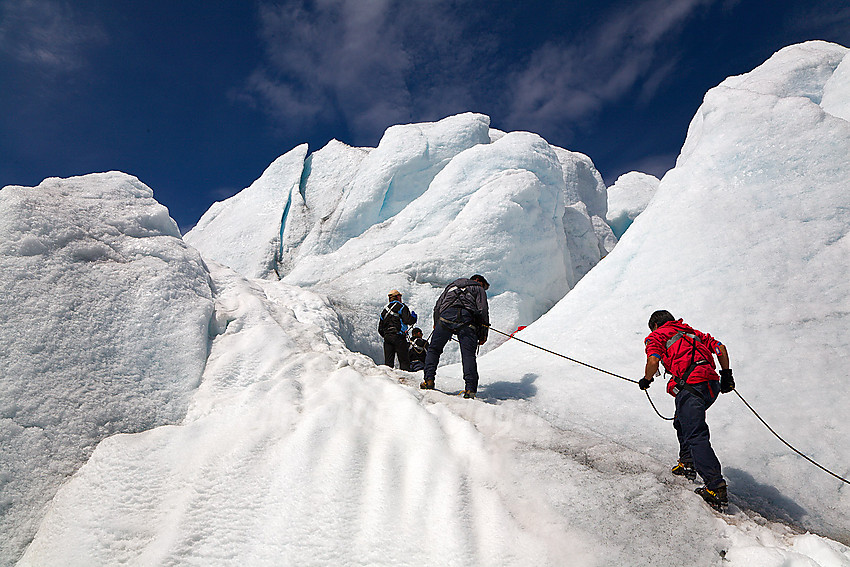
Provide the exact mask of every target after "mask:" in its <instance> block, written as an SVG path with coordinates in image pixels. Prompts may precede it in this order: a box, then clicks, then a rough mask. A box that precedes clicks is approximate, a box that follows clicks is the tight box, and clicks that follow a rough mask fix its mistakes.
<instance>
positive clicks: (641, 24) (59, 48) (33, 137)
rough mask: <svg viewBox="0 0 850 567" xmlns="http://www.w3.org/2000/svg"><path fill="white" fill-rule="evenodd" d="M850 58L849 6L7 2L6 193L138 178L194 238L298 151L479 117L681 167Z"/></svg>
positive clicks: (570, 145) (616, 160) (659, 1)
mask: <svg viewBox="0 0 850 567" xmlns="http://www.w3.org/2000/svg"><path fill="white" fill-rule="evenodd" d="M812 39H823V40H827V41H833V42H836V43H840V44H842V45H845V46H850V4H848V3H847V2H846V1H845V0H841V1H838V0H809V1H807V2H799V1H785V0H773V1H766V0H752V1H748V0H628V1H604V0H600V1H596V2H587V1H583V2H572V1H533V0H526V1H523V2H520V1H503V0H467V1H463V0H454V1H450V0H293V1H282V2H254V1H248V0H242V1H236V0H234V1H230V0H216V1H213V2H210V1H196V0H186V1H181V0H169V1H159V0H149V1H146V2H139V1H134V0H73V1H67V0H0V109H2V111H0V186H5V185H11V184H15V185H36V184H38V183H39V182H41V180H42V179H44V178H45V177H54V176H58V177H67V176H71V175H79V174H85V173H91V172H96V171H108V170H120V171H124V172H127V173H130V174H132V175H135V176H137V177H139V178H140V179H141V180H142V181H143V182H145V183H146V184H148V185H149V186H150V187H151V188H152V189H153V190H154V193H155V196H156V198H157V199H158V200H159V201H160V202H161V203H163V204H165V205H166V206H167V207H168V208H169V210H170V211H171V214H172V216H173V217H174V218H175V219H176V220H177V221H178V223H179V224H180V226H181V228H182V229H183V230H186V229H188V228H190V227H191V226H192V225H193V224H194V223H195V222H196V221H197V219H198V218H199V217H200V215H201V214H203V212H204V211H205V210H206V209H207V208H208V207H209V206H210V204H212V202H214V201H216V200H221V199H223V198H225V197H228V196H230V195H232V194H234V193H236V192H237V191H239V190H240V189H242V188H244V187H246V186H248V185H250V183H251V182H252V181H253V180H254V179H256V178H257V177H259V175H260V174H261V173H262V171H263V170H264V169H265V168H266V167H267V166H268V165H269V164H270V163H271V162H272V161H273V160H274V159H275V158H276V157H278V156H279V155H281V154H283V153H285V152H287V151H288V150H290V149H292V148H293V147H294V146H296V145H298V144H300V143H303V142H307V143H309V145H310V149H311V151H312V150H317V149H319V148H321V147H322V146H323V145H324V144H325V143H327V141H328V140H330V139H332V138H336V139H338V140H341V141H343V142H346V143H348V144H351V145H356V146H375V145H377V143H378V140H379V139H380V136H381V133H382V132H383V131H384V130H385V129H386V128H387V127H388V126H390V125H392V124H398V123H409V122H422V121H432V120H438V119H440V118H443V117H445V116H448V115H451V114H456V113H459V112H465V111H475V112H482V113H485V114H488V115H489V116H490V117H491V119H492V126H493V127H495V128H499V129H502V130H507V131H510V130H529V131H532V132H536V133H538V134H540V135H542V136H543V137H544V138H546V139H547V140H548V141H549V142H550V143H552V144H555V145H558V146H561V147H564V148H567V149H570V150H574V151H580V152H583V153H586V154H587V155H589V156H590V157H591V159H593V161H594V163H595V164H596V166H597V168H598V169H599V171H600V172H601V173H602V175H603V176H604V178H605V180H606V182H607V183H608V184H611V183H613V182H614V180H616V178H617V176H618V175H620V174H622V173H625V172H627V171H631V170H639V171H645V172H648V173H653V174H655V175H659V176H660V175H661V174H663V173H664V171H666V170H667V169H669V168H670V167H672V166H673V164H674V160H675V158H676V156H677V155H678V152H679V149H680V148H681V145H682V142H683V141H684V138H685V134H686V131H687V126H688V123H689V121H690V119H691V118H692V116H693V114H694V112H695V111H696V109H697V108H698V107H699V104H700V102H701V100H702V97H703V95H704V94H705V92H706V91H707V90H708V89H709V88H711V87H713V86H715V85H716V84H718V83H719V82H720V81H722V80H723V79H724V78H726V77H727V76H729V75H736V74H740V73H744V72H747V71H749V70H751V69H752V68H754V67H755V66H757V65H759V64H760V63H762V62H763V61H764V60H765V59H767V58H768V57H769V56H770V55H771V54H773V53H774V52H775V51H777V50H778V49H780V48H782V47H784V46H786V45H790V44H793V43H798V42H801V41H806V40H812Z"/></svg>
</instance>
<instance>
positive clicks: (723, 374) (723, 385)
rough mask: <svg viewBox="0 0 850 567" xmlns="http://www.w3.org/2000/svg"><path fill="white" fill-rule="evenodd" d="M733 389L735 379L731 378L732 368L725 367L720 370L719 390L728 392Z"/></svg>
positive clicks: (724, 392) (723, 392)
mask: <svg viewBox="0 0 850 567" xmlns="http://www.w3.org/2000/svg"><path fill="white" fill-rule="evenodd" d="M734 389H735V380H734V379H733V378H732V369H731V368H727V369H725V370H721V371H720V392H721V393H722V394H728V393H729V392H731V391H732V390H734Z"/></svg>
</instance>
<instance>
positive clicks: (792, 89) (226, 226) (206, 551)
mask: <svg viewBox="0 0 850 567" xmlns="http://www.w3.org/2000/svg"><path fill="white" fill-rule="evenodd" d="M847 53H848V50H847V49H845V48H843V47H840V46H837V45H834V44H827V43H823V42H810V43H806V44H802V45H797V46H792V47H789V48H786V49H784V50H782V51H781V52H779V53H777V54H776V55H775V56H774V57H772V58H771V59H770V60H769V61H767V62H765V63H764V64H763V65H762V66H760V67H759V68H757V69H755V70H754V71H752V72H751V73H748V74H746V75H742V76H739V77H732V78H729V79H727V80H726V81H724V82H723V83H722V84H721V85H719V86H717V87H716V88H714V89H712V90H711V91H709V92H708V93H707V94H706V97H705V100H704V103H703V105H702V106H701V107H700V109H699V110H698V111H697V113H696V115H695V117H694V119H693V121H692V123H691V126H690V129H689V131H688V136H687V139H686V141H685V144H684V147H683V149H682V153H681V155H680V156H679V159H678V161H677V165H676V167H675V168H674V169H673V170H671V171H670V172H668V173H667V174H666V175H665V176H664V177H663V179H661V180H660V181H658V180H654V178H650V179H647V177H648V176H641V175H639V174H629V176H624V178H621V180H618V183H617V184H616V185H615V186H614V187H613V188H609V189H606V188H605V186H604V184H602V183H601V178H600V177H599V174H598V172H596V170H595V168H593V164H592V161H591V159H590V158H589V157H588V156H584V155H582V154H578V153H575V152H569V151H567V150H564V149H561V148H556V147H553V146H551V145H550V144H549V143H548V142H546V141H545V140H544V139H543V138H541V137H540V136H538V135H536V134H533V133H527V132H501V131H498V130H495V129H493V128H491V126H490V123H489V119H488V118H487V117H486V116H483V115H480V114H463V115H458V116H454V117H449V118H447V119H444V120H442V121H439V122H435V123H428V124H410V125H402V126H396V127H393V128H390V129H389V130H388V131H387V133H386V135H385V136H384V139H382V141H381V144H379V146H378V147H377V148H352V147H349V146H346V145H345V144H342V143H340V142H336V141H334V142H331V143H330V144H328V145H327V146H326V147H325V148H322V149H320V150H318V151H315V152H313V153H309V152H308V150H307V148H306V146H299V147H297V148H295V149H293V150H292V151H290V152H288V153H287V154H285V155H284V156H281V158H279V159H278V160H276V161H275V162H274V163H273V164H272V165H271V166H269V168H268V169H267V170H266V172H265V173H264V174H263V175H262V176H261V177H260V178H259V179H258V180H257V181H256V182H255V183H254V184H253V185H252V186H251V187H249V188H247V189H245V190H244V191H243V192H241V193H239V194H237V195H236V196H234V197H232V198H231V199H229V200H227V201H224V202H222V203H219V204H216V205H214V206H213V207H212V208H211V209H210V211H208V213H207V214H206V215H205V216H204V218H203V219H202V220H201V222H199V223H198V226H197V227H196V228H195V230H193V231H192V232H191V233H190V234H188V235H186V237H185V242H184V240H182V239H181V237H180V235H179V233H178V232H177V227H176V225H175V224H174V222H173V221H172V220H171V219H170V218H169V216H168V214H167V211H166V210H165V209H164V207H162V206H161V205H159V204H158V203H156V201H155V200H154V199H153V192H152V191H151V190H150V189H149V188H148V187H146V186H144V184H142V183H141V182H140V181H139V180H137V179H135V178H133V177H131V176H129V175H125V174H120V173H108V174H96V175H89V176H84V177H78V178H72V179H67V180H59V179H50V180H46V181H45V182H44V183H43V184H42V185H40V186H38V187H35V188H23V187H6V188H4V189H3V190H2V191H0V213H2V214H0V235H2V239H0V263H2V270H0V281H2V282H3V287H2V289H3V295H2V297H0V300H2V302H3V309H2V310H1V311H2V313H3V317H4V323H5V324H4V325H0V332H2V333H3V337H2V339H3V340H2V341H0V344H2V345H3V346H2V347H0V353H2V358H0V362H2V364H3V368H4V373H3V378H2V380H0V438H2V441H3V443H2V449H0V459H2V461H0V462H2V464H3V467H2V469H0V514H2V516H0V522H2V524H0V527H2V533H3V534H4V535H3V536H2V539H0V553H2V555H0V564H4V565H5V564H10V565H11V564H15V563H17V564H19V565H22V566H30V565H32V566H36V565H38V566H44V565H112V564H127V563H129V564H135V565H166V564H169V565H188V564H202V565H233V564H244V565H281V564H285V565H328V564H354V565H453V564H454V565H565V564H568V565H582V566H589V565H653V566H657V565H693V566H702V565H705V566H708V565H718V564H729V565H733V566H748V567H772V566H775V565H795V566H796V565H800V566H814V565H820V566H822V567H833V566H845V567H846V566H850V548H848V547H847V544H850V532H848V528H847V526H850V496H848V491H847V490H846V488H847V487H846V485H843V484H842V483H841V482H840V481H838V480H836V479H834V478H832V477H830V476H829V475H826V474H825V473H823V472H821V471H819V470H817V469H815V468H814V467H812V465H810V464H809V463H807V462H806V461H804V460H803V459H801V458H800V457H798V456H796V455H794V454H793V453H791V452H790V451H789V450H788V449H787V448H786V447H785V446H783V445H782V444H781V443H780V442H779V441H778V440H776V439H775V438H774V437H772V436H771V435H770V433H769V432H768V431H767V430H766V429H765V428H764V427H763V426H762V425H761V424H760V423H758V422H757V420H756V419H755V417H754V416H753V415H752V414H751V413H749V412H748V410H746V408H745V407H744V406H743V404H742V403H741V402H740V400H738V399H737V398H736V396H735V394H734V393H732V394H726V395H724V396H722V397H721V398H720V399H719V400H718V401H717V403H715V405H714V406H713V407H712V408H711V409H710V410H709V412H708V423H709V425H710V427H711V431H712V441H713V444H714V447H715V450H716V451H717V453H718V456H719V458H720V460H721V462H722V463H723V466H724V474H725V475H726V477H727V479H728V481H729V486H730V495H731V503H732V506H731V513H730V514H729V515H727V516H720V515H718V514H716V513H715V512H713V511H712V510H710V509H709V508H708V507H707V506H705V505H704V504H703V502H702V501H701V499H700V498H699V497H698V496H697V495H695V494H694V493H693V488H694V486H695V485H693V484H689V483H687V482H685V481H683V480H679V479H677V478H674V477H672V476H671V475H670V473H669V469H670V466H671V465H672V464H673V463H674V462H675V456H676V449H677V448H676V444H675V434H674V431H673V429H672V427H671V426H670V424H669V422H665V421H662V420H661V419H659V418H658V417H657V416H656V415H655V413H654V412H653V411H652V409H651V408H650V406H649V404H648V403H647V401H646V397H645V395H644V394H643V393H642V392H640V390H638V388H637V386H636V385H635V384H632V383H629V382H626V381H622V380H618V379H617V378H615V377H611V376H607V375H604V374H601V373H597V372H594V371H593V370H591V369H588V368H586V367H582V366H578V365H575V364H572V363H570V362H569V361H566V360H564V359H562V358H559V357H556V356H553V355H550V354H547V353H544V352H542V351H539V350H537V349H534V348H532V347H530V346H528V345H525V344H521V343H518V342H516V341H514V342H507V343H505V344H501V343H504V341H505V339H504V337H499V336H498V335H497V334H496V333H491V336H492V337H493V340H492V341H490V343H488V347H489V351H488V352H486V353H485V354H483V356H481V358H480V360H479V363H480V364H479V365H480V371H481V376H482V379H481V384H480V387H479V398H478V399H476V400H473V401H470V400H464V399H462V398H460V397H458V396H451V395H446V394H444V393H442V392H437V391H421V390H419V388H418V382H419V380H420V379H421V374H417V373H405V372H401V371H395V370H391V369H389V368H387V367H385V366H378V365H376V364H375V362H374V360H373V357H374V356H375V355H376V353H377V349H378V346H379V343H378V337H377V335H376V332H375V327H376V323H377V313H378V312H379V311H380V307H381V306H382V302H383V300H384V298H385V295H386V291H387V290H389V289H391V288H398V289H400V290H402V291H403V293H404V294H405V300H406V301H407V302H408V304H409V305H410V306H411V307H412V308H413V309H414V310H416V311H417V312H418V313H419V314H420V316H421V317H422V319H421V325H420V326H421V327H422V328H423V329H425V330H426V333H425V334H426V336H427V333H428V330H429V329H430V325H431V321H430V311H431V309H432V307H433V302H434V299H435V298H436V296H437V295H438V294H439V292H440V291H441V289H442V286H444V285H445V284H446V283H448V281H451V280H452V279H454V278H455V277H460V276H469V275H471V274H472V273H475V272H479V273H483V274H484V275H486V276H487V278H488V279H489V280H490V282H491V284H492V287H491V289H490V292H489V295H490V297H491V306H492V309H491V322H492V324H493V327H494V328H496V329H499V330H502V331H507V332H510V331H513V330H514V329H515V328H516V326H517V325H518V324H530V325H529V326H528V328H527V329H525V330H523V331H521V332H520V333H519V334H518V337H520V338H522V339H523V340H524V341H528V342H531V343H534V344H538V345H541V346H544V347H546V348H548V349H550V350H553V351H555V352H560V353H563V354H566V355H568V356H571V357H574V358H577V359H579V360H582V361H585V362H588V363H590V364H594V365H597V366H599V367H601V368H604V369H606V370H609V371H612V372H615V373H618V374H621V375H625V376H629V377H633V378H635V379H636V378H638V377H640V375H641V373H642V371H643V362H644V354H643V338H644V336H645V335H646V334H647V333H648V329H647V327H646V321H647V319H648V317H649V314H650V313H651V312H652V311H653V310H655V309H658V308H665V309H669V310H670V311H672V312H673V314H674V315H676V316H677V317H683V318H684V319H685V320H686V321H687V322H688V323H690V324H692V325H694V326H696V327H698V328H700V329H702V330H704V331H707V332H710V333H711V334H712V335H714V336H715V337H717V338H718V339H719V340H721V341H722V342H723V343H724V344H725V345H727V347H728V349H729V352H730V357H731V360H732V368H733V370H734V372H735V377H736V382H737V385H738V389H739V391H740V393H741V394H742V395H743V396H744V397H745V398H746V399H747V400H748V401H749V402H750V403H752V404H753V406H754V407H756V408H757V409H758V410H759V412H760V413H761V414H762V415H763V416H764V417H765V419H767V420H768V422H770V423H771V425H773V426H774V427H775V428H776V429H777V430H778V431H779V432H780V433H782V434H783V435H784V436H785V437H786V438H787V439H788V440H789V441H790V442H792V443H793V444H794V445H795V446H797V447H799V448H800V449H803V450H805V451H806V453H807V454H809V455H810V456H812V457H813V458H815V459H817V460H818V461H819V462H822V463H823V464H824V465H827V466H830V467H833V468H834V469H835V471H836V472H837V473H840V474H842V475H843V476H845V477H846V476H847V475H848V474H850V469H848V466H850V464H849V463H848V450H847V443H846V438H847V435H848V423H850V410H848V409H847V403H846V399H847V398H848V396H850V386H848V380H847V376H846V372H845V371H844V370H843V369H845V368H847V367H848V363H850V360H848V358H850V355H848V353H850V344H848V343H849V342H850V338H848V337H850V333H848V327H850V303H848V298H850V277H848V276H850V274H848V269H847V267H846V266H847V263H846V258H847V257H848V255H850V236H848V232H849V231H850V194H848V192H847V190H846V186H847V180H848V179H850V160H848V159H847V156H848V155H850V122H848V115H847V112H848V111H847V109H848V106H847V101H848V100H850V80H848V75H850V73H848V72H847V64H848V63H847V61H848V59H850V58H848V56H847ZM653 180H654V181H653ZM621 181H622V183H621ZM621 190H622V193H621ZM615 204H616V207H615ZM612 215H613V216H612ZM606 217H607V219H608V221H609V222H611V226H613V225H615V224H616V223H615V222H614V219H615V218H617V219H625V218H628V221H627V222H626V223H625V224H624V225H622V226H621V228H615V229H614V230H613V231H612V230H611V228H609V225H608V224H607V223H605V220H604V219H606ZM615 233H618V235H620V240H619V242H617V239H616V237H615V236H614V234H615ZM187 244H188V245H187ZM196 250H197V251H196ZM198 251H199V252H200V254H199V253H198ZM202 258H203V259H202ZM492 344H501V346H498V348H493V347H492V346H491V345H492ZM462 383H463V382H462V379H461V371H460V368H459V367H458V365H453V364H448V365H445V366H443V367H441V368H440V369H439V370H438V374H437V387H438V388H441V389H442V390H444V391H446V392H456V391H457V390H459V389H461V388H462ZM649 393H650V395H651V396H652V398H653V400H654V401H655V402H656V404H657V405H658V409H659V410H660V411H661V412H662V413H663V414H666V415H670V414H672V409H673V408H672V398H670V397H669V396H667V395H666V393H664V392H663V388H661V387H659V385H658V383H656V385H655V386H653V387H652V388H651V389H650V390H649ZM7 471H9V472H7Z"/></svg>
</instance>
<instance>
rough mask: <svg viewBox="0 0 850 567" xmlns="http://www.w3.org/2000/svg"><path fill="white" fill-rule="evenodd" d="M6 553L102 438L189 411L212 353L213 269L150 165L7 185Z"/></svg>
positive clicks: (0, 320) (2, 317) (11, 553)
mask: <svg viewBox="0 0 850 567" xmlns="http://www.w3.org/2000/svg"><path fill="white" fill-rule="evenodd" d="M0 290H2V291H0V368H2V374H0V447H2V450H0V534H4V535H3V536H2V537H0V564H2V565H8V564H9V562H10V561H11V560H13V559H14V558H15V557H16V556H18V555H19V554H20V553H21V552H22V551H23V547H24V546H25V545H26V544H27V543H28V542H29V540H30V538H31V537H32V536H33V534H34V533H35V530H36V528H37V526H38V523H39V521H40V520H41V517H42V515H43V514H44V512H45V509H46V505H47V503H48V502H49V501H50V499H51V498H52V497H53V495H54V493H55V492H56V490H57V489H58V488H59V485H60V484H61V483H62V482H63V481H64V480H65V479H66V478H67V477H69V476H70V475H71V474H73V473H74V472H75V471H76V470H77V468H78V467H79V466H80V465H81V464H82V463H84V462H85V461H86V459H87V458H88V457H89V455H90V454H91V452H92V451H93V450H94V447H95V445H97V443H98V442H100V440H101V439H104V438H106V437H109V436H110V435H114V434H116V433H120V432H136V431H143V430H146V429H150V428H153V427H156V426H158V425H162V424H165V423H176V422H179V421H180V420H181V419H182V418H183V416H184V414H185V412H186V408H187V405H188V403H189V396H190V394H191V393H192V392H193V390H194V389H195V387H197V385H198V383H199V380H200V377H201V372H202V371H203V368H204V360H205V358H206V354H207V344H208V330H207V327H208V321H209V319H210V316H211V313H212V306H213V302H212V292H211V290H210V287H209V278H208V275H207V272H206V269H205V268H204V266H203V262H202V261H201V259H200V256H199V255H198V253H197V252H196V251H195V250H193V249H191V248H189V247H187V246H186V245H185V244H184V243H183V241H182V240H181V239H180V233H179V231H178V229H177V224H176V223H175V222H174V221H173V220H172V219H171V218H170V217H169V216H168V211H167V210H166V208H165V207H163V206H162V205H160V204H159V203H157V202H156V201H155V200H154V199H153V193H152V191H151V190H150V189H149V188H148V187H146V186H145V185H143V184H142V183H141V182H140V181H139V180H138V179H136V178H134V177H130V176H128V175H124V174H121V173H104V174H98V175H88V176H84V177H76V178H71V179H48V180H46V181H44V182H43V183H42V184H41V185H39V186H38V187H14V186H9V187H5V188H4V189H3V190H2V191H0Z"/></svg>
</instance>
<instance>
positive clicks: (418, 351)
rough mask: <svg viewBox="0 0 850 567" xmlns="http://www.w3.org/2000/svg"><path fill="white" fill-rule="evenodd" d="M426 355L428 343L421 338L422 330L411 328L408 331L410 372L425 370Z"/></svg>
mask: <svg viewBox="0 0 850 567" xmlns="http://www.w3.org/2000/svg"><path fill="white" fill-rule="evenodd" d="M427 353H428V341H426V340H425V337H423V336H422V329H420V328H419V327H413V329H411V330H410V351H409V353H408V354H409V357H410V370H411V372H417V371H419V370H422V369H424V368H425V356H426V354H427Z"/></svg>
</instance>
